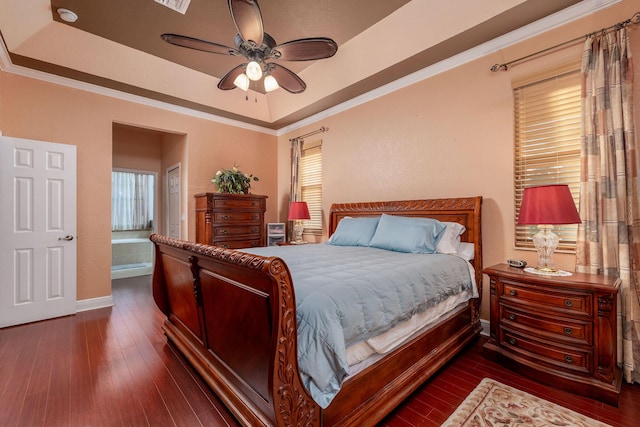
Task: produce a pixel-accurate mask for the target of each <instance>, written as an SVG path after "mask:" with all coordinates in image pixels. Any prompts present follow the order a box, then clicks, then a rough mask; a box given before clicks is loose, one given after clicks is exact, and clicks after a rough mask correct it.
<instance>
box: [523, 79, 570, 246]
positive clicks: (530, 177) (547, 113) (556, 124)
mask: <svg viewBox="0 0 640 427" xmlns="http://www.w3.org/2000/svg"><path fill="white" fill-rule="evenodd" d="M580 92H581V74H580V70H579V69H573V70H571V71H568V72H563V73H561V74H559V75H557V76H554V77H550V78H545V79H543V80H540V81H537V82H534V83H529V84H526V85H522V86H520V87H516V88H514V90H513V93H514V106H515V154H514V160H515V165H514V173H515V177H514V190H515V191H514V193H515V220H516V225H515V245H516V247H520V248H532V247H533V242H532V236H533V235H534V234H535V233H536V232H537V227H536V226H531V225H529V226H524V225H517V219H518V216H519V214H520V204H521V202H522V194H523V192H524V189H525V187H533V186H538V185H547V184H567V185H568V186H569V188H570V190H571V194H572V195H573V199H574V201H575V203H576V206H578V198H579V192H580V138H581V99H580V96H581V93H580ZM554 232H555V233H556V234H557V235H558V236H559V237H560V243H559V245H558V249H559V250H563V249H564V250H575V245H576V234H577V226H576V225H557V226H555V227H554Z"/></svg>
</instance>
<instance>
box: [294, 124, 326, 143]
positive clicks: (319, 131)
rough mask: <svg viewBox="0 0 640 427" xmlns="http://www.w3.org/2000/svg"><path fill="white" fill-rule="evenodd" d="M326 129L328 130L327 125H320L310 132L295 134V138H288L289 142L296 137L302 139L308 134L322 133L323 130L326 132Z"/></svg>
mask: <svg viewBox="0 0 640 427" xmlns="http://www.w3.org/2000/svg"><path fill="white" fill-rule="evenodd" d="M328 130H329V128H328V127H326V126H322V127H321V128H320V129H316V130H314V131H312V132H309V133H305V134H304V135H300V136H296V137H295V138H289V142H293V141H295V140H296V139H304V138H306V137H308V136H311V135H315V134H317V133H324V132H326V131H328Z"/></svg>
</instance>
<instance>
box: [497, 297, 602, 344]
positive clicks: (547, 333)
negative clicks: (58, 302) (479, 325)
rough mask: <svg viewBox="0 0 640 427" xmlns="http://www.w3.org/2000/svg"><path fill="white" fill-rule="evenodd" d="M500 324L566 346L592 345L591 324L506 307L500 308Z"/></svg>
mask: <svg viewBox="0 0 640 427" xmlns="http://www.w3.org/2000/svg"><path fill="white" fill-rule="evenodd" d="M500 319H501V320H500V323H501V324H502V325H506V326H509V327H511V328H518V329H523V330H524V331H526V332H528V333H531V334H536V335H540V336H543V337H547V338H549V339H551V340H552V341H556V340H557V341H558V342H565V343H567V344H579V345H592V344H593V333H592V331H593V326H592V324H591V322H576V321H575V320H573V319H572V320H568V319H558V318H550V317H548V316H544V315H540V314H539V313H535V312H528V311H521V310H517V309H514V308H513V307H510V306H508V305H501V306H500Z"/></svg>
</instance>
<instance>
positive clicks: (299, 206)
mask: <svg viewBox="0 0 640 427" xmlns="http://www.w3.org/2000/svg"><path fill="white" fill-rule="evenodd" d="M298 219H311V215H309V207H307V202H291V204H290V205H289V218H288V220H289V221H293V220H298Z"/></svg>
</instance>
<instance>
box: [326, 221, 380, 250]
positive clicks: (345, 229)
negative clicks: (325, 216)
mask: <svg viewBox="0 0 640 427" xmlns="http://www.w3.org/2000/svg"><path fill="white" fill-rule="evenodd" d="M379 220H380V217H379V216H376V217H373V218H371V217H361V218H350V217H345V218H342V219H341V220H340V222H339V223H338V226H337V227H336V231H335V232H334V233H333V234H332V235H331V238H329V240H327V243H329V244H330V245H336V246H369V242H370V241H371V238H372V237H373V234H374V233H375V232H376V227H378V221H379Z"/></svg>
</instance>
